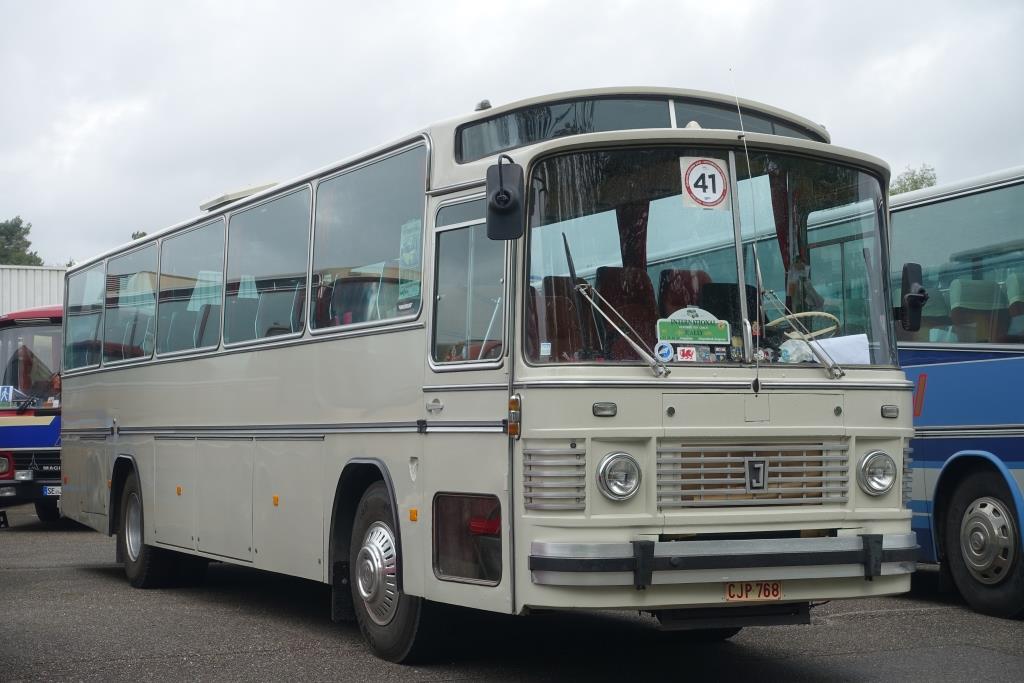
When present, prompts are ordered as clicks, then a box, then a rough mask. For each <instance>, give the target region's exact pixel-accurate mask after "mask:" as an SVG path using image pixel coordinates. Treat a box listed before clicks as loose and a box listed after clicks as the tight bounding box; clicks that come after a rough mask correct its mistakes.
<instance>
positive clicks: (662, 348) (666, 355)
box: [654, 342, 675, 363]
mask: <svg viewBox="0 0 1024 683" xmlns="http://www.w3.org/2000/svg"><path fill="white" fill-rule="evenodd" d="M654 355H655V356H657V358H658V360H660V361H662V362H663V363H667V362H668V361H670V360H672V356H673V355H675V351H674V350H673V349H672V345H671V344H669V343H668V342H658V343H657V344H656V345H655V347H654Z"/></svg>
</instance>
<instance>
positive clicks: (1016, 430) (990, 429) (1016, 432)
mask: <svg viewBox="0 0 1024 683" xmlns="http://www.w3.org/2000/svg"><path fill="white" fill-rule="evenodd" d="M976 436H983V437H986V436H987V437H996V436H1024V424H999V425H949V426H943V427H923V428H920V429H917V430H915V432H914V438H915V439H962V438H967V437H976Z"/></svg>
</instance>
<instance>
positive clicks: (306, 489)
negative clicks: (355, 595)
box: [252, 439, 330, 581]
mask: <svg viewBox="0 0 1024 683" xmlns="http://www.w3.org/2000/svg"><path fill="white" fill-rule="evenodd" d="M323 453H324V442H323V441H319V440H305V441H303V440H273V439H260V440H257V441H256V444H255V457H256V464H255V469H254V471H253V481H252V489H253V491H252V534H253V539H252V540H253V547H254V549H255V553H256V554H255V556H254V558H253V559H254V560H255V563H256V566H258V567H261V568H263V569H269V570H271V571H275V572H281V573H282V574H290V575H292V576H301V577H302V578H304V579H312V580H314V581H322V580H323V579H324V575H323V569H324V564H325V563H324V562H323V557H324V553H323V542H322V541H323V533H324V514H323V508H324V496H323V487H322V486H320V482H321V481H323V469H324V462H323ZM296 474H301V476H295V475H296ZM327 519H328V520H329V519H330V518H329V517H328V518H327Z"/></svg>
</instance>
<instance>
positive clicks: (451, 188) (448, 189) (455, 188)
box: [427, 179, 487, 197]
mask: <svg viewBox="0 0 1024 683" xmlns="http://www.w3.org/2000/svg"><path fill="white" fill-rule="evenodd" d="M486 184H487V183H486V181H485V180H483V179H481V180H468V181H466V182H464V183H458V184H456V185H445V186H444V187H438V188H434V189H433V190H428V191H427V194H428V195H429V196H431V197H440V196H441V195H445V194H453V193H455V192H461V191H463V190H472V189H476V188H478V187H484V186H485V185H486Z"/></svg>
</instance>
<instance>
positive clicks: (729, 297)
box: [700, 282, 757, 336]
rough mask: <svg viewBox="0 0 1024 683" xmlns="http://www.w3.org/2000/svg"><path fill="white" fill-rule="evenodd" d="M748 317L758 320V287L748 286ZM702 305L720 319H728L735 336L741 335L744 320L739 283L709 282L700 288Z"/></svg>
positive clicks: (751, 319)
mask: <svg viewBox="0 0 1024 683" xmlns="http://www.w3.org/2000/svg"><path fill="white" fill-rule="evenodd" d="M746 292H747V318H748V319H749V320H750V321H751V322H753V321H755V320H757V287H754V286H753V285H747V286H746ZM700 307H701V308H703V309H704V310H705V311H707V312H708V313H710V314H712V315H713V316H715V317H716V318H718V319H719V320H726V321H728V322H729V325H730V327H731V328H732V334H733V335H734V336H737V335H739V334H740V333H741V332H740V325H741V324H742V320H743V309H742V307H741V306H740V295H739V285H737V284H736V283H735V282H709V283H707V284H706V285H704V286H703V287H702V288H701V290H700Z"/></svg>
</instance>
